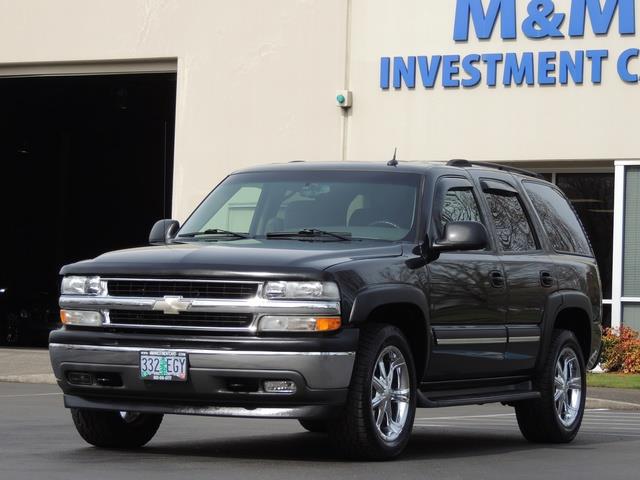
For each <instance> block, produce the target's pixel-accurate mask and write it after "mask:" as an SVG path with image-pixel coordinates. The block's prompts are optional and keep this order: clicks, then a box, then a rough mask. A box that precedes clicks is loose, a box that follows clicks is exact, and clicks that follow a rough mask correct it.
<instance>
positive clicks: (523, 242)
mask: <svg viewBox="0 0 640 480" xmlns="http://www.w3.org/2000/svg"><path fill="white" fill-rule="evenodd" d="M485 195H486V198H487V203H488V204H489V209H490V210H491V216H492V217H493V223H494V224H495V227H496V233H497V235H498V241H499V242H500V245H501V246H502V250H504V251H506V252H527V251H531V250H536V248H537V246H536V240H535V238H534V236H533V231H532V228H531V224H530V223H529V219H528V218H527V214H526V213H525V211H524V207H523V206H522V202H521V201H520V198H519V197H518V195H517V194H515V193H511V192H506V191H505V192H503V191H501V190H490V191H487V192H485Z"/></svg>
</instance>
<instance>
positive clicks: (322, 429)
mask: <svg viewBox="0 0 640 480" xmlns="http://www.w3.org/2000/svg"><path fill="white" fill-rule="evenodd" d="M298 422H300V425H302V428H304V429H305V430H308V431H309V432H311V433H327V422H326V421H325V420H303V419H300V420H298Z"/></svg>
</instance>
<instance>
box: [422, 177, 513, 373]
mask: <svg viewBox="0 0 640 480" xmlns="http://www.w3.org/2000/svg"><path fill="white" fill-rule="evenodd" d="M486 220H487V219H486V218H484V215H483V214H482V210H481V208H480V205H479V201H478V191H477V190H476V189H474V187H473V184H472V182H471V181H470V180H469V179H467V178H463V177H442V178H440V179H439V180H438V182H437V183H436V189H435V192H434V203H433V210H432V221H431V225H430V229H429V236H430V238H432V239H438V238H441V237H442V234H443V229H444V226H445V225H446V224H447V223H448V222H453V221H476V222H481V223H483V224H484V225H485V226H487V223H486ZM427 269H428V272H429V302H430V314H431V327H432V329H433V333H434V346H433V350H432V355H431V359H430V362H429V369H428V372H427V380H428V381H439V380H454V379H466V378H478V377H490V376H499V375H501V374H502V373H503V371H504V369H505V368H506V367H505V365H504V363H505V362H504V355H505V349H506V341H507V338H506V327H505V325H504V322H505V303H506V286H505V283H504V272H503V270H502V263H501V261H500V259H499V258H498V255H497V252H496V250H495V248H494V245H493V244H491V245H490V246H489V247H488V248H487V249H485V250H479V251H460V252H456V251H453V252H446V253H441V254H440V256H439V257H438V258H437V259H436V260H433V261H431V262H430V263H429V264H428V265H427Z"/></svg>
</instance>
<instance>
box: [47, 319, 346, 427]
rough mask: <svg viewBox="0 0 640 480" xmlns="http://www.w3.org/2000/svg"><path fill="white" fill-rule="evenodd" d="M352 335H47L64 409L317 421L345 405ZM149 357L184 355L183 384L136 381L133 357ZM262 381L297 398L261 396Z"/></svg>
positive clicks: (136, 363) (61, 332) (62, 332)
mask: <svg viewBox="0 0 640 480" xmlns="http://www.w3.org/2000/svg"><path fill="white" fill-rule="evenodd" d="M357 334H358V332H357V330H355V329H345V330H343V331H341V332H339V333H337V334H335V335H333V336H330V337H325V338H292V337H289V338H286V339H273V338H271V339H263V338H256V337H241V338H238V337H235V338H233V337H226V338H225V337H216V338H209V339H207V341H202V340H203V339H202V338H200V339H199V340H200V341H199V342H189V341H188V339H184V338H183V339H181V341H180V342H176V341H172V339H170V338H167V337H161V336H160V335H153V336H151V337H150V336H149V335H144V341H142V339H138V340H136V338H135V337H132V336H131V335H127V336H126V337H123V336H122V335H115V334H109V333H106V332H105V333H102V332H101V333H98V332H95V333H94V332H86V331H72V330H71V331H70V330H68V329H62V330H59V331H56V332H53V333H52V334H51V338H50V342H51V343H50V345H49V352H50V356H51V363H52V365H53V370H54V373H55V376H56V378H57V381H58V384H59V385H60V387H61V388H62V390H63V392H64V394H65V406H67V407H69V408H89V409H99V410H125V411H138V412H149V413H176V414H191V415H214V416H243V417H277V418H320V417H327V416H330V415H331V414H332V413H333V412H335V411H336V410H337V409H339V408H340V407H341V406H342V405H343V404H344V402H345V400H346V395H347V390H348V386H349V383H350V380H351V373H352V370H353V364H354V360H355V347H356V345H357ZM194 340H195V339H194ZM332 347H333V348H332ZM150 349H156V350H175V351H180V352H185V353H187V355H188V357H189V375H188V381H187V382H157V381H149V380H142V379H141V378H140V374H139V354H140V351H143V350H150ZM69 372H83V373H88V374H89V375H90V377H91V378H92V383H91V384H90V385H79V384H77V383H73V382H72V381H70V379H69ZM104 379H106V380H107V381H106V382H105V381H101V380H104ZM268 379H273V380H291V381H293V382H294V383H295V384H296V392H295V393H292V394H284V393H266V392H264V390H263V388H262V382H263V381H264V380H268ZM238 385H240V386H241V388H240V390H238V388H237V387H238Z"/></svg>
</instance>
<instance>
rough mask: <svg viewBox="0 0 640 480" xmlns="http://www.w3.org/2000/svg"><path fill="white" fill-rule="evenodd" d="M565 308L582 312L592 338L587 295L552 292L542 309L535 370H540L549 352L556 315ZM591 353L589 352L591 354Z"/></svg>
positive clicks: (567, 291) (592, 321) (568, 291)
mask: <svg viewBox="0 0 640 480" xmlns="http://www.w3.org/2000/svg"><path fill="white" fill-rule="evenodd" d="M567 308H578V309H580V310H583V311H584V312H585V313H586V314H587V316H588V317H589V332H590V335H591V336H593V323H594V319H593V315H592V305H591V300H590V299H589V297H587V295H585V294H584V293H582V292H577V291H573V290H565V291H562V290H561V291H558V292H554V293H552V294H551V295H549V298H548V299H547V303H546V305H545V308H544V316H543V319H542V331H541V332H540V333H541V335H542V337H541V340H542V341H541V342H540V353H539V356H538V362H537V369H539V368H541V367H542V365H543V363H544V359H545V358H546V357H547V354H548V352H549V347H550V345H551V336H552V334H553V329H554V328H555V324H556V319H557V318H558V315H559V314H560V313H561V312H562V311H563V310H566V309H567ZM592 349H593V348H592V342H590V350H592ZM591 353H592V352H590V354H591ZM588 357H589V355H588ZM589 360H590V358H585V362H589Z"/></svg>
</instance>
